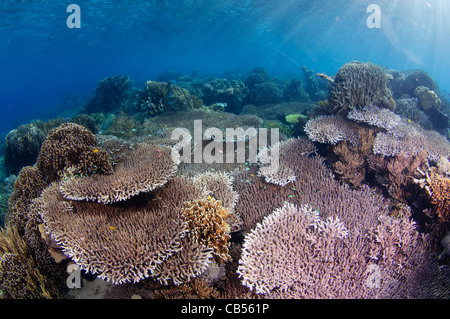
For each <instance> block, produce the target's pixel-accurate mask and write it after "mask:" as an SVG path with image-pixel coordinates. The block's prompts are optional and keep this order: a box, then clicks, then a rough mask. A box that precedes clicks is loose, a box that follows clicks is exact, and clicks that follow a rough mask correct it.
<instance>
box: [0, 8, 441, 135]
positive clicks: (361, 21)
mask: <svg viewBox="0 0 450 319" xmlns="http://www.w3.org/2000/svg"><path fill="white" fill-rule="evenodd" d="M70 4H77V5H78V6H79V8H80V10H81V12H80V13H81V14H80V19H81V28H69V27H68V26H67V18H68V17H69V16H70V14H71V12H67V7H68V6H69V5H70ZM371 4H376V5H378V6H379V8H380V9H381V16H380V18H381V25H380V28H369V27H368V25H367V18H368V17H369V16H370V12H367V7H368V6H369V5H371ZM448 16H450V2H449V1H447V0H353V1H348V0H345V1H343V0H335V1H329V0H314V1H307V0H283V1H274V0H221V1H217V0H170V1H169V0H166V1H165V0H147V1H144V0H117V1H105V0H83V1H82V0H71V1H56V0H46V1H42V0H39V1H38V0H35V1H33V0H20V1H19V0H2V1H1V2H0V133H1V134H2V135H3V134H5V133H7V132H8V131H9V130H11V129H13V128H15V127H17V125H19V124H20V123H24V122H27V121H29V120H31V119H36V118H43V119H45V118H49V117H55V116H56V115H64V114H71V113H76V112H77V110H76V109H73V108H72V109H71V108H68V106H67V103H65V101H67V100H68V99H70V97H71V96H73V95H75V96H79V97H83V98H87V97H90V96H92V95H93V92H94V90H95V87H96V83H97V82H98V81H99V80H101V79H103V78H105V77H108V76H112V75H116V74H121V75H127V76H129V77H130V78H131V79H132V80H133V81H134V82H135V84H136V86H138V87H142V86H143V84H144V83H145V81H147V80H151V79H154V78H155V77H156V76H158V75H159V74H161V72H163V71H164V70H167V69H173V70H177V71H178V72H181V73H185V74H191V73H192V72H193V71H195V72H198V74H208V75H219V74H221V73H224V72H248V71H249V70H251V69H253V68H254V67H264V68H265V69H266V70H267V72H268V73H269V74H270V75H271V76H298V77H301V76H302V72H301V66H306V67H307V68H309V69H313V70H314V71H315V72H323V73H327V74H331V75H333V74H335V73H336V71H337V70H338V69H339V67H340V66H342V65H343V64H345V63H347V62H349V61H353V60H360V61H363V62H366V61H371V62H374V63H376V64H379V65H382V66H386V67H388V68H392V69H397V70H410V69H421V70H424V71H426V72H428V73H429V74H430V75H431V76H432V78H433V79H434V80H435V81H436V82H437V84H438V85H439V87H440V89H441V91H442V92H446V91H447V90H448V89H449V88H450V79H449V78H448V74H449V71H450V60H449V59H448V52H449V46H450V44H449V41H448V37H449V35H450V22H449V21H448V19H447V17H448ZM72 106H73V105H72Z"/></svg>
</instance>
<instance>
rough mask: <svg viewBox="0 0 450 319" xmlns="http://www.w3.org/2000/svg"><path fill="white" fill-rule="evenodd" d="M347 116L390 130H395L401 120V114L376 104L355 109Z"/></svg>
mask: <svg viewBox="0 0 450 319" xmlns="http://www.w3.org/2000/svg"><path fill="white" fill-rule="evenodd" d="M347 118H349V119H351V120H354V121H357V122H363V123H367V124H369V125H372V126H377V127H380V128H384V129H386V130H387V131H388V132H391V131H392V130H394V129H395V127H396V126H397V125H398V124H399V123H400V120H401V118H400V116H399V115H397V114H395V113H394V112H392V111H390V110H388V109H383V108H379V107H377V106H375V105H369V106H365V107H364V108H362V109H353V110H351V111H350V112H349V113H348V115H347Z"/></svg>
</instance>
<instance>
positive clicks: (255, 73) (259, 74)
mask: <svg viewBox="0 0 450 319" xmlns="http://www.w3.org/2000/svg"><path fill="white" fill-rule="evenodd" d="M269 80H270V77H269V75H268V74H267V72H266V70H264V68H262V67H258V68H254V69H253V70H252V71H251V72H250V74H249V75H247V77H246V78H245V80H244V84H245V85H246V86H247V87H248V88H249V90H251V89H253V87H254V86H255V85H257V84H261V83H263V82H267V81H269Z"/></svg>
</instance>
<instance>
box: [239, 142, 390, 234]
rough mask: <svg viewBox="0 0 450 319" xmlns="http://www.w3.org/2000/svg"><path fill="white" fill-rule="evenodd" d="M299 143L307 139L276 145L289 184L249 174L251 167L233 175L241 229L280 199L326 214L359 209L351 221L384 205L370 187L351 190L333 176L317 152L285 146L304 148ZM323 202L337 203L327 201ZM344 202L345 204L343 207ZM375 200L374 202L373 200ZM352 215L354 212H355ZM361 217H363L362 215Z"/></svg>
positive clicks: (338, 214) (275, 206)
mask: <svg viewBox="0 0 450 319" xmlns="http://www.w3.org/2000/svg"><path fill="white" fill-rule="evenodd" d="M303 143H310V142H308V141H305V140H301V139H291V140H289V141H287V142H286V143H285V144H283V145H282V146H281V147H280V154H283V153H285V150H286V154H289V156H286V157H281V160H280V167H289V168H291V169H292V171H293V173H294V175H295V176H296V179H295V181H292V182H291V183H290V184H289V185H285V186H280V185H275V184H272V183H267V182H265V181H264V180H263V179H261V178H258V177H256V176H255V177H251V174H253V173H252V171H248V173H247V171H246V172H245V173H243V174H244V176H243V177H242V178H238V176H239V175H238V176H237V177H236V182H237V183H236V185H235V186H236V189H237V190H238V192H239V200H238V203H237V204H236V211H237V213H239V215H240V216H241V218H242V220H243V229H244V230H249V229H251V228H253V227H254V226H255V225H256V224H257V223H258V222H260V221H261V220H262V219H263V218H264V217H265V216H267V215H268V214H270V213H271V212H272V211H273V210H275V209H276V208H278V207H280V206H282V205H283V204H284V203H286V202H287V203H293V204H297V205H301V204H303V203H310V204H311V205H313V206H314V207H315V208H317V209H319V210H320V211H322V212H326V214H327V216H337V217H339V218H342V216H343V215H345V214H350V212H352V214H353V212H359V213H360V214H358V216H354V218H355V219H354V221H353V222H358V220H360V218H362V216H370V214H368V213H363V212H362V211H366V210H370V209H372V208H373V207H372V206H371V205H376V206H377V209H385V208H386V207H385V206H384V205H385V204H381V203H382V202H383V200H382V198H381V196H378V195H375V194H374V193H373V192H372V191H371V190H370V189H368V188H366V187H363V188H362V189H361V190H360V191H356V190H351V189H350V188H349V187H348V186H346V185H342V184H340V183H339V181H337V180H335V179H334V178H333V177H334V176H333V174H332V172H331V171H330V170H329V169H328V168H327V167H326V166H325V165H324V163H323V161H324V158H322V157H321V156H308V155H307V154H308V152H307V153H305V154H303V155H300V154H301V152H298V153H296V152H290V151H289V149H291V150H295V149H303V150H304V149H305V146H302V144H303ZM326 203H340V204H339V205H327V204H326ZM343 203H347V204H348V205H349V206H348V207H347V206H346V204H343ZM375 203H377V204H375ZM355 215H356V214H355ZM364 218H365V217H364Z"/></svg>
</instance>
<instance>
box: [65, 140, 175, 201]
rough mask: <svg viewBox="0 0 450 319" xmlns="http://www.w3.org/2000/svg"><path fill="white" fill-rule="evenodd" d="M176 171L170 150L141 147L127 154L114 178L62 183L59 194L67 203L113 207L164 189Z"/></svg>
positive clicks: (72, 179)
mask: <svg viewBox="0 0 450 319" xmlns="http://www.w3.org/2000/svg"><path fill="white" fill-rule="evenodd" d="M176 170H177V165H176V163H175V162H174V161H173V159H172V155H171V149H170V148H168V147H161V146H159V147H157V146H153V145H149V144H145V143H140V144H135V145H133V147H132V149H128V150H126V152H125V156H124V158H122V159H121V160H120V162H118V163H117V164H116V165H115V167H114V172H113V173H112V174H93V175H91V176H89V177H85V176H81V177H80V176H74V177H70V178H67V179H63V180H62V181H61V183H60V190H61V193H62V194H63V195H64V197H66V198H67V199H72V200H90V201H95V202H98V203H103V204H110V203H114V202H118V201H124V200H127V199H129V198H131V197H133V196H135V195H137V194H139V193H143V192H148V191H152V190H154V189H155V188H157V187H160V186H162V185H164V184H165V183H166V182H167V181H168V179H169V178H170V177H171V176H173V174H175V172H176Z"/></svg>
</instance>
